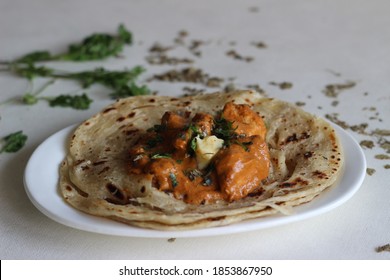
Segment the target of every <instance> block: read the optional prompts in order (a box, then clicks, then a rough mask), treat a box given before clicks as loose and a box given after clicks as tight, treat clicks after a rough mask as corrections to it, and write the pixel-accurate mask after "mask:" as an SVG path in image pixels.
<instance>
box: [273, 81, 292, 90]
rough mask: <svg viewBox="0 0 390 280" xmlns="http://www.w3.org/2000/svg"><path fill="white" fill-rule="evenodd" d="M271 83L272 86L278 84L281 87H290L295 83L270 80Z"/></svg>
mask: <svg viewBox="0 0 390 280" xmlns="http://www.w3.org/2000/svg"><path fill="white" fill-rule="evenodd" d="M269 84H270V85H272V86H278V87H279V88H280V89H290V88H292V87H293V84H292V83H290V82H281V83H277V82H270V83H269Z"/></svg>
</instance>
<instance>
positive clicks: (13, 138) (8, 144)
mask: <svg viewBox="0 0 390 280" xmlns="http://www.w3.org/2000/svg"><path fill="white" fill-rule="evenodd" d="M1 140H2V142H4V144H3V147H2V148H1V149H0V153H3V152H6V153H15V152H17V151H19V150H20V149H21V148H23V146H24V145H25V144H26V141H27V135H25V134H23V131H18V132H14V133H11V134H9V135H7V136H6V137H4V138H3V139H1Z"/></svg>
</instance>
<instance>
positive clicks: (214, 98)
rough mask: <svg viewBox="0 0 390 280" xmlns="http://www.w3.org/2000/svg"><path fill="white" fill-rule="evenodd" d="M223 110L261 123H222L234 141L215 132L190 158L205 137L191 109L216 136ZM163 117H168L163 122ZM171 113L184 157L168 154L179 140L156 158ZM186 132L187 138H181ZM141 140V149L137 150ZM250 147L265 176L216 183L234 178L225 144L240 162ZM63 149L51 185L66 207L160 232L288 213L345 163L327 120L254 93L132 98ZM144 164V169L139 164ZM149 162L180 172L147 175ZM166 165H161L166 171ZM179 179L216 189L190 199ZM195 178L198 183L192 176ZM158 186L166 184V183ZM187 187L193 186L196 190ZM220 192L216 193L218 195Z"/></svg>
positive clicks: (173, 152)
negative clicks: (211, 148)
mask: <svg viewBox="0 0 390 280" xmlns="http://www.w3.org/2000/svg"><path fill="white" fill-rule="evenodd" d="M226 104H233V105H235V106H236V107H235V108H244V109H245V110H247V108H250V110H252V111H253V112H254V113H255V114H256V115H257V116H259V118H260V119H261V120H262V121H263V124H264V125H265V127H264V128H263V130H255V132H253V133H252V134H253V135H252V134H250V133H249V132H248V133H246V130H245V131H244V133H242V132H241V133H240V132H239V130H240V126H239V125H238V124H239V121H237V123H236V122H235V121H234V120H233V121H228V122H227V124H228V125H229V127H230V129H231V130H232V131H234V137H231V135H230V136H229V135H228V136H226V135H225V134H223V132H224V131H222V132H221V131H219V133H220V134H217V132H215V133H216V135H217V136H218V137H219V138H224V137H225V138H224V140H223V141H219V142H218V141H217V142H218V143H219V149H217V151H216V152H214V153H213V154H211V157H210V158H209V159H207V161H206V162H204V164H203V165H202V164H200V161H201V160H200V159H199V158H198V159H197V156H198V154H197V153H196V148H198V147H199V145H200V144H201V142H200V140H196V139H195V138H196V137H198V139H202V140H204V139H206V138H207V137H208V136H211V135H207V132H205V131H206V128H204V130H203V131H201V132H199V127H200V126H199V125H198V127H197V128H195V129H194V127H193V121H194V119H195V123H196V124H199V123H200V122H196V120H197V119H198V118H197V117H195V116H196V115H197V114H198V113H201V114H203V115H202V116H211V117H212V119H213V123H212V128H211V130H217V129H215V127H218V124H217V123H218V122H221V120H222V121H226V120H225V119H226V118H227V119H228V117H227V116H228V114H227V113H226V114H225V115H223V112H224V110H227V109H226V107H225V106H226ZM167 112H169V114H171V113H172V114H174V115H169V114H168V115H169V116H167ZM221 112H222V113H221ZM221 114H222V115H221ZM240 114H241V113H240V112H238V115H240ZM175 116H179V117H180V116H181V117H182V118H184V121H183V122H182V123H183V124H181V126H178V127H179V130H180V129H181V130H182V131H183V134H180V135H181V136H180V137H181V138H180V139H187V138H188V139H187V140H186V141H187V142H185V144H186V147H187V148H188V149H189V150H188V151H185V152H184V153H183V157H184V158H182V159H178V158H177V157H176V154H177V153H179V148H177V147H179V146H180V145H179V144H180V143H179V144H177V143H176V142H175V143H173V144H172V147H173V148H172V149H171V150H168V152H167V150H163V151H162V152H159V151H156V148H154V147H156V143H159V141H160V142H161V139H160V138H161V137H160V136H158V135H159V134H158V133H159V131H161V130H162V129H167V128H166V126H164V124H165V123H168V124H169V125H171V126H172V127H173V126H174V124H171V123H169V122H168V121H166V120H168V119H169V118H173V117H175ZM238 117H239V116H238ZM164 118H165V123H164ZM205 118H206V117H204V119H205ZM187 120H188V121H187ZM246 122H247V123H246V124H247V128H245V129H249V130H252V129H256V126H259V125H261V124H258V122H257V121H253V122H252V121H251V120H249V121H246ZM179 123H180V120H179ZM225 124H226V123H225ZM205 127H207V125H206V126H205ZM221 127H223V126H220V127H219V128H221ZM168 128H171V127H168ZM181 130H180V131H181ZM256 131H257V132H256ZM187 132H188V133H190V134H185V133H187ZM263 132H264V134H263V135H262V133H263ZM163 133H165V132H163ZM210 133H211V132H210ZM163 135H165V134H163ZM188 135H190V136H188ZM220 135H221V136H220ZM224 135H225V136H224ZM187 136H188V137H187ZM148 137H149V138H150V139H149V138H148ZM186 137H187V138H186ZM218 137H216V138H218ZM226 137H230V138H226ZM148 139H149V140H148ZM227 139H230V140H227ZM210 140H213V139H211V138H210ZM156 141H157V142H156ZM183 141H184V140H183ZM196 141H199V142H196ZM256 141H258V142H256ZM259 141H260V142H259ZM140 143H141V144H143V145H144V146H140ZM196 143H197V144H198V147H195V148H194V147H193V144H195V145H196ZM255 143H259V147H260V146H261V147H262V148H264V149H263V150H262V152H260V153H261V154H262V156H260V157H262V158H260V160H262V161H253V157H250V159H248V161H250V162H252V163H253V162H256V164H263V165H264V166H263V170H266V175H265V176H264V174H263V173H262V176H260V175H259V176H258V177H256V178H255V179H253V180H252V181H250V182H249V183H245V184H243V185H245V188H246V189H244V190H242V191H241V190H239V189H237V186H235V181H234V182H233V183H231V184H230V185H228V184H227V183H226V184H227V186H225V185H224V181H223V180H224V179H225V181H226V180H230V179H231V178H233V177H234V176H233V175H234V174H233V175H231V174H230V173H229V172H228V171H226V170H225V169H226V168H225V169H223V167H224V166H227V165H228V164H230V162H229V161H227V159H225V158H223V157H222V156H220V155H219V154H222V153H223V151H224V150H223V149H225V148H230V149H232V148H235V149H236V151H237V152H238V153H242V154H243V155H244V156H246V155H247V154H249V153H250V151H251V149H252V150H253V149H254V148H252V147H254V146H252V145H255ZM264 143H265V144H264ZM137 145H138V146H137ZM153 145H154V146H153ZM175 145H176V146H175ZM178 145H179V146H178ZM191 145H192V146H191ZM264 145H266V147H265V146H264ZM166 146H169V145H166ZM157 147H158V146H157ZM239 147H241V148H239ZM68 148H69V150H68V154H67V156H66V158H65V159H64V161H63V162H62V164H61V168H60V184H59V185H60V191H61V194H62V196H63V197H64V199H65V201H66V202H67V203H69V204H70V205H72V206H73V207H75V208H76V209H78V210H80V211H83V212H85V213H89V214H91V215H95V216H101V217H106V218H109V219H114V220H117V221H119V222H123V223H126V224H129V225H134V226H139V227H144V228H151V229H160V230H183V229H195V228H204V227H214V226H222V225H227V224H231V223H235V222H239V221H242V220H246V219H253V218H258V217H262V216H266V215H272V214H275V213H283V214H288V212H289V209H291V207H292V206H297V205H301V204H303V203H306V202H309V201H311V200H312V199H314V198H315V197H316V196H318V195H320V194H321V193H322V192H323V191H324V190H325V189H327V188H328V187H330V186H331V185H332V184H334V182H335V181H336V179H337V178H338V176H339V175H340V173H341V167H342V164H343V154H342V149H341V146H340V143H339V140H338V138H337V135H336V133H335V131H334V129H333V128H332V127H331V125H330V124H329V123H327V122H326V121H324V120H323V119H321V118H317V117H315V116H313V115H311V114H309V113H307V112H304V111H303V110H301V109H300V108H298V107H296V106H294V105H292V104H289V103H286V102H283V101H280V100H276V99H270V98H264V97H262V96H261V95H260V94H258V93H256V92H254V91H237V92H232V93H213V94H204V95H196V96H189V97H183V98H173V97H167V96H138V97H130V98H126V99H120V100H118V101H117V102H116V103H114V104H112V105H110V106H108V107H107V108H104V109H103V110H102V111H101V112H100V113H98V114H96V115H95V116H93V117H91V118H90V119H88V120H86V121H85V122H83V123H82V124H81V125H80V126H79V127H78V128H77V129H76V130H75V131H74V133H73V135H72V137H71V139H70V143H69V147H68ZM138 148H140V149H141V152H139V153H138V154H137V152H134V151H135V150H137V149H138ZM191 148H192V149H193V150H192V151H191ZM165 149H168V148H165ZM240 149H242V151H241V152H240ZM137 151H138V150H137ZM253 153H254V154H255V152H253ZM225 154H226V152H225ZM233 154H235V153H234V152H231V155H233ZM258 154H259V153H258ZM145 158H146V159H147V161H146V163H145V164H141V162H142V160H145ZM187 159H188V160H192V162H195V163H196V164H197V167H196V168H193V167H192V168H191V171H188V170H184V169H183V170H181V169H180V170H179V169H177V168H178V166H180V164H183V162H185V161H186V160H187ZM158 160H160V161H158ZM164 160H165V161H164ZM224 160H225V161H224ZM157 161H158V163H161V164H163V163H164V164H171V165H172V166H174V167H175V168H176V169H172V170H179V171H177V173H175V172H176V171H175V172H166V173H163V172H162V171H161V172H162V173H156V172H157V171H156V172H154V171H153V170H154V169H153V170H152V171H148V170H147V168H152V167H151V166H153V165H152V164H153V163H155V162H157ZM267 161H268V163H267ZM220 162H222V163H220ZM225 162H227V164H226V163H225ZM243 162H244V161H243ZM161 164H160V165H161ZM218 164H219V166H220V167H218ZM256 164H252V166H253V165H256ZM238 165H240V164H236V166H238ZM161 166H162V165H161ZM161 166H160V167H161ZM241 166H243V165H242V164H241ZM248 166H249V165H248ZM211 167H212V168H211ZM137 168H138V169H137ZM164 168H165V167H161V168H160V169H161V170H168V169H164ZM167 168H170V167H167ZM172 168H173V167H172ZM264 168H265V169H264ZM192 170H195V171H192ZM210 170H215V174H217V175H215V174H214V175H213V176H211V177H207V176H206V175H207V174H208V175H209V174H210ZM241 171H242V172H244V173H245V172H246V173H245V175H247V177H248V178H254V177H253V176H254V175H253V174H252V173H254V172H255V171H252V169H251V168H249V167H248V168H246V167H245V166H244V167H241ZM256 172H257V171H256ZM244 173H243V174H244ZM162 174H163V175H164V174H165V176H166V178H165V179H164V178H163V177H161V176H163V175H162ZM221 174H222V175H221ZM226 174H228V175H226ZM158 176H160V177H158ZM178 176H182V177H178ZM185 176H187V179H189V180H190V181H191V182H198V183H197V185H199V190H200V191H199V193H200V192H201V190H202V191H204V190H206V191H207V186H208V185H210V181H212V180H214V181H218V183H214V184H215V185H212V188H213V189H212V190H210V192H209V193H210V194H211V195H207V196H204V198H202V199H198V200H197V199H196V198H197V197H196V194H194V192H191V196H189V195H190V193H189V191H188V189H186V191H187V192H188V193H186V192H184V191H179V190H181V189H180V187H181V186H180V184H182V183H183V180H184V179H182V178H185ZM191 176H192V177H191ZM197 176H199V177H201V179H197ZM218 176H220V178H217V177H218ZM223 176H225V177H223ZM251 176H252V177H251ZM159 178H160V179H159ZM194 178H195V179H194ZM208 179H209V180H210V181H208ZM156 180H157V181H156ZM164 180H165V181H164ZM196 180H199V181H196ZM248 180H250V179H248ZM230 181H231V180H230ZM162 182H165V187H164V184H163V183H162ZM186 182H187V181H186ZM188 182H189V181H188ZM188 182H187V183H188ZM248 185H250V187H248ZM189 188H191V190H193V188H195V187H194V184H192V185H191V186H190V187H189ZM182 190H183V189H182ZM231 190H232V191H231ZM218 191H219V192H222V195H218ZM195 193H196V192H195ZM237 193H240V195H236V194H237ZM210 197H211V198H210ZM190 198H193V199H190Z"/></svg>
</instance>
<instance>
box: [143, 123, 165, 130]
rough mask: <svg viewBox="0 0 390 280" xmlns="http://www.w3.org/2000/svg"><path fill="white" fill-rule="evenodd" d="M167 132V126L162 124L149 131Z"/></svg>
mask: <svg viewBox="0 0 390 280" xmlns="http://www.w3.org/2000/svg"><path fill="white" fill-rule="evenodd" d="M166 130H167V126H166V125H162V124H155V125H154V126H153V127H151V128H148V129H147V131H148V132H152V131H154V132H163V131H166Z"/></svg>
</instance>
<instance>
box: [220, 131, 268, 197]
mask: <svg viewBox="0 0 390 280" xmlns="http://www.w3.org/2000/svg"><path fill="white" fill-rule="evenodd" d="M215 171H216V173H217V177H218V183H219V186H220V190H221V192H223V193H226V195H227V197H228V199H229V201H235V200H239V199H241V198H243V197H246V196H247V195H248V194H250V193H251V192H253V191H255V190H256V189H257V188H258V187H259V186H260V185H261V181H262V180H263V179H265V178H267V176H268V172H269V153H268V148H267V145H266V143H265V142H264V140H263V138H262V137H261V136H259V135H256V136H252V137H248V138H245V140H244V141H243V142H241V144H232V145H230V146H229V147H227V148H225V149H223V150H220V152H219V153H218V154H217V155H216V159H215Z"/></svg>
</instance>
